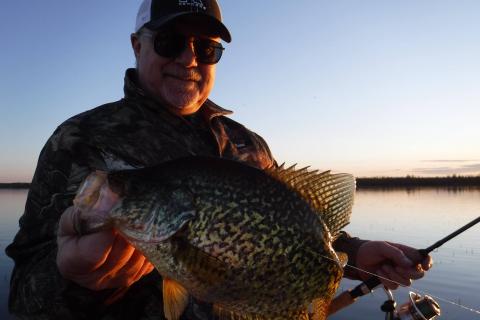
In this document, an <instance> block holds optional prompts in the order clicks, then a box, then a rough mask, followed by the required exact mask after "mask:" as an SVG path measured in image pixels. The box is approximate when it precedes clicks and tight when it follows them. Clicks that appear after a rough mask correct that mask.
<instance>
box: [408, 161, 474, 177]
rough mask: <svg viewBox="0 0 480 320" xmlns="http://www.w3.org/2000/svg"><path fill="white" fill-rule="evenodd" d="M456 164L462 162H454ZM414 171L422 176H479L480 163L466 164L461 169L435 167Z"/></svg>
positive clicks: (415, 169)
mask: <svg viewBox="0 0 480 320" xmlns="http://www.w3.org/2000/svg"><path fill="white" fill-rule="evenodd" d="M450 161H452V160H450ZM440 162H443V161H440ZM445 162H446V161H445ZM454 162H460V161H454ZM412 171H413V172H415V173H420V174H437V175H445V174H448V175H452V174H479V173H480V163H472V164H465V165H462V166H459V167H455V166H442V167H433V168H414V169H412Z"/></svg>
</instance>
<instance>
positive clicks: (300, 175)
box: [266, 164, 355, 237]
mask: <svg viewBox="0 0 480 320" xmlns="http://www.w3.org/2000/svg"><path fill="white" fill-rule="evenodd" d="M266 172H267V173H268V174H269V175H270V176H271V177H273V178H274V179H276V180H278V181H280V182H282V183H283V184H285V185H286V186H288V187H289V188H291V189H292V190H294V191H296V192H298V193H299V194H300V195H301V196H302V198H303V199H305V200H306V201H307V202H308V203H310V205H311V206H312V207H313V208H314V209H315V210H316V211H317V212H318V213H319V214H320V216H321V218H322V220H323V222H324V223H325V225H326V226H327V227H328V229H329V231H330V233H331V234H332V236H333V237H336V236H337V235H338V232H339V231H340V230H341V229H342V228H343V227H345V226H346V225H347V224H348V223H349V221H350V214H351V212H352V206H353V197H354V193H355V178H354V177H353V176H352V175H349V174H344V173H340V174H331V173H330V171H325V172H321V173H319V172H318V171H316V170H312V171H308V167H305V168H302V169H299V170H295V165H293V166H290V167H288V168H286V169H285V167H284V165H283V164H282V165H281V166H280V167H276V168H271V169H267V171H266Z"/></svg>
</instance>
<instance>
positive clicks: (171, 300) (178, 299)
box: [163, 278, 188, 320]
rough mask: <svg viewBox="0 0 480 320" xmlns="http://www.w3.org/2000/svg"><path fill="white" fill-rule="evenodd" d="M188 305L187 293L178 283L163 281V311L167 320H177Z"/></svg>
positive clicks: (168, 280) (169, 280) (165, 279)
mask: <svg viewBox="0 0 480 320" xmlns="http://www.w3.org/2000/svg"><path fill="white" fill-rule="evenodd" d="M187 304H188V292H187V290H186V289H185V288H184V287H183V286H182V285H180V284H179V283H178V282H176V281H173V280H171V279H167V278H164V279H163V311H164V313H165V318H167V319H168V320H178V319H180V317H181V315H182V314H183V312H184V311H185V308H186V307H187Z"/></svg>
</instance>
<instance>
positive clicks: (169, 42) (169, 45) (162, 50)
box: [154, 33, 185, 58]
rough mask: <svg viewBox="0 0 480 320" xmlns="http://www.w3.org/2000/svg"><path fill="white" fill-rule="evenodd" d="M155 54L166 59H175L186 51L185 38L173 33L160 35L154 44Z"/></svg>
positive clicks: (156, 37)
mask: <svg viewBox="0 0 480 320" xmlns="http://www.w3.org/2000/svg"><path fill="white" fill-rule="evenodd" d="M154 47H155V52H156V53H157V54H158V55H160V56H162V57H165V58H175V57H177V56H179V55H180V54H181V53H182V51H183V49H185V37H184V36H182V35H178V34H172V33H170V34H169V33H158V34H157V35H156V36H155V42H154Z"/></svg>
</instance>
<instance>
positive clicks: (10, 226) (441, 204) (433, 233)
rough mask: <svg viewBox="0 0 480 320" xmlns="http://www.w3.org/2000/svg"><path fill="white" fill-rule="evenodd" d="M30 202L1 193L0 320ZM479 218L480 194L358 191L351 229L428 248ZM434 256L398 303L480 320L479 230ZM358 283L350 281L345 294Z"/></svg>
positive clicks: (367, 310)
mask: <svg viewBox="0 0 480 320" xmlns="http://www.w3.org/2000/svg"><path fill="white" fill-rule="evenodd" d="M26 197H27V191H26V190H0V221H1V223H0V319H8V313H7V307H6V306H7V297H8V288H9V279H10V273H11V269H12V267H13V263H12V262H11V260H10V259H9V258H8V257H6V256H5V254H4V250H5V247H6V246H7V245H8V244H9V243H10V242H11V240H12V238H13V237H14V235H15V233H16V231H17V228H18V218H19V217H20V215H21V214H22V211H23V207H24V204H25V199H26ZM479 215H480V190H474V189H468V190H461V191H449V190H445V189H418V190H413V191H412V190H403V189H400V190H389V191H359V192H357V195H356V200H355V206H354V211H353V214H352V219H351V224H350V225H349V226H348V227H347V228H346V230H347V231H349V232H350V233H351V234H352V235H355V236H358V237H361V238H364V239H372V240H388V241H393V242H401V243H404V244H407V245H411V246H414V247H418V248H425V247H428V246H430V245H431V244H433V243H435V242H436V241H437V240H439V239H440V238H442V237H444V236H445V235H447V234H449V233H451V232H452V231H454V230H456V229H458V228H459V227H461V226H462V225H464V224H466V223H467V222H469V221H471V220H473V219H474V218H476V217H478V216H479ZM432 256H433V258H434V261H435V264H434V267H433V268H432V270H431V271H430V272H428V274H427V275H426V276H425V278H423V279H421V280H419V281H416V282H415V283H414V284H413V286H412V287H411V288H400V289H398V290H396V291H395V292H394V295H395V298H396V300H397V303H399V304H401V303H403V302H405V301H406V300H407V297H408V291H409V290H413V291H417V292H420V293H423V294H425V293H427V294H429V295H431V296H435V299H436V300H437V301H438V302H439V304H440V306H441V308H442V317H441V319H449V320H452V319H457V320H467V319H468V320H471V319H480V313H479V312H477V313H475V312H472V311H469V310H466V309H464V308H461V307H459V306H457V305H455V304H461V305H463V306H468V307H470V308H473V309H476V310H478V309H480V294H479V292H478V291H479V288H480V276H479V270H480V226H479V225H477V226H474V227H473V228H471V229H469V230H468V231H466V232H465V233H463V234H461V235H460V236H458V237H457V238H455V239H453V240H451V241H450V242H448V243H446V244H444V245H443V246H442V247H440V248H439V249H437V250H436V251H435V252H433V253H432ZM357 284H358V282H355V281H350V280H345V281H343V282H342V283H341V289H342V290H345V289H349V288H352V287H354V286H356V285H357ZM385 300H386V295H385V294H384V292H383V290H380V289H377V290H376V291H375V292H374V293H373V294H370V295H368V296H364V297H362V298H360V299H359V300H358V301H357V302H356V303H355V304H354V305H352V306H350V307H349V308H347V309H344V310H342V311H340V312H339V313H337V314H335V315H333V316H331V317H330V319H359V320H363V319H384V313H383V312H381V311H380V305H381V304H382V303H383V302H384V301H385ZM453 303H455V304H453Z"/></svg>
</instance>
